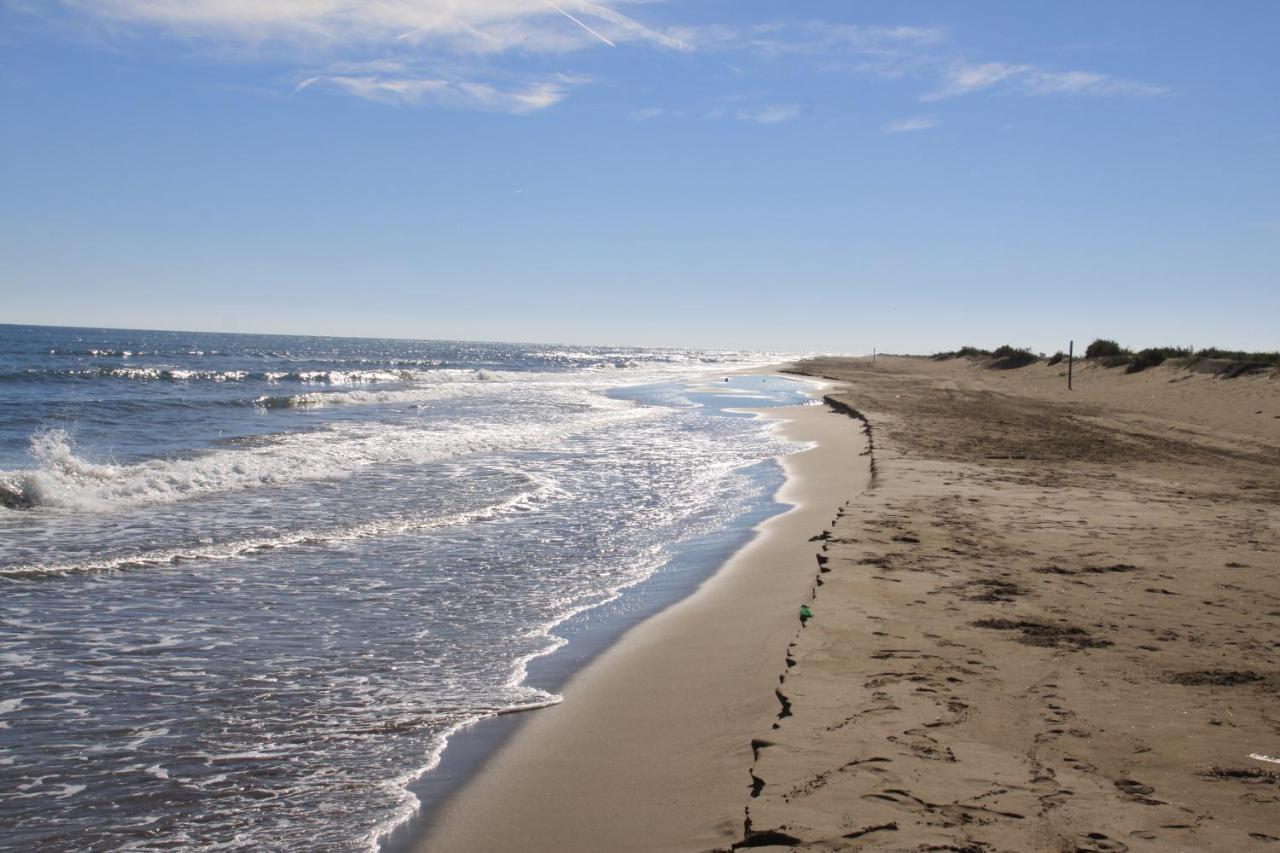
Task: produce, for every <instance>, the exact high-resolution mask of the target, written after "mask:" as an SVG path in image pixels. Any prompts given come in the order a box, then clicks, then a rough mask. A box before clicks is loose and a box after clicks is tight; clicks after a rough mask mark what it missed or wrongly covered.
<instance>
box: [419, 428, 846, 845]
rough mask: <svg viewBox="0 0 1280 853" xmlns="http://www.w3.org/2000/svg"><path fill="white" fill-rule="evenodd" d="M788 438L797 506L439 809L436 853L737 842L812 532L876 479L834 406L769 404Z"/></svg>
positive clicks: (808, 566)
mask: <svg viewBox="0 0 1280 853" xmlns="http://www.w3.org/2000/svg"><path fill="white" fill-rule="evenodd" d="M762 416H764V417H769V418H780V419H783V420H784V421H785V426H784V430H785V432H786V434H787V435H788V437H790V438H793V439H796V440H800V441H810V442H819V445H818V447H816V448H815V449H813V450H809V451H805V452H802V453H799V454H795V455H792V456H788V457H785V458H784V459H783V460H782V461H783V465H784V467H785V468H786V469H787V473H788V482H787V484H786V485H785V486H784V487H783V489H782V490H781V492H780V493H779V495H778V499H779V500H780V501H783V502H786V503H791V504H795V506H794V508H793V509H791V510H789V511H788V512H786V513H783V514H781V515H778V516H775V517H773V518H771V519H769V520H768V521H766V522H765V523H764V524H763V525H761V528H760V531H759V533H758V535H757V537H756V538H755V540H754V541H753V542H752V543H751V544H749V545H748V546H747V547H746V548H744V549H743V550H742V551H739V552H738V553H737V554H736V555H735V556H734V557H733V558H732V559H731V560H730V561H729V562H728V563H727V564H726V565H725V566H724V567H723V568H722V569H721V570H720V571H719V572H718V573H717V574H716V575H715V576H714V577H712V578H711V579H710V580H708V581H707V582H706V583H705V584H704V585H703V586H702V587H701V588H700V589H699V590H698V591H697V592H695V593H694V594H693V595H692V596H690V597H689V598H686V599H684V600H683V601H682V602H680V603H679V604H677V605H675V606H673V607H671V608H669V609H667V610H665V611H663V612H662V613H660V614H658V615H657V616H654V617H653V618H651V619H649V620H648V621H646V622H644V623H642V624H641V625H639V626H638V627H637V628H635V629H633V630H632V631H630V632H629V633H628V634H626V635H625V636H624V637H623V638H622V639H621V641H620V642H619V643H618V644H617V645H615V646H613V647H612V648H610V649H609V650H608V651H606V652H605V653H604V654H603V655H601V656H600V657H599V658H597V659H596V660H595V661H594V662H593V663H592V664H590V665H589V666H588V667H587V668H586V669H584V670H583V671H581V672H580V673H579V674H578V675H576V676H574V677H573V678H572V679H571V680H570V681H569V683H568V684H567V685H566V686H565V688H564V690H563V694H564V697H565V701H564V702H563V703H562V704H560V705H557V706H555V707H553V708H548V709H545V710H542V711H539V712H537V713H536V714H532V715H530V716H529V718H528V719H527V721H526V722H525V724H524V726H523V727H522V728H521V730H520V731H519V732H518V734H517V735H516V737H514V738H513V739H512V740H511V741H510V742H508V743H507V744H506V745H505V747H504V748H503V749H502V750H501V751H499V753H498V754H497V755H496V756H495V757H494V758H493V759H492V760H491V761H489V762H488V763H487V764H486V765H485V766H484V767H483V768H482V769H481V770H480V772H479V773H478V774H477V775H476V777H475V778H474V779H473V780H472V781H471V782H470V783H469V784H468V785H467V786H466V787H465V788H464V789H463V790H462V791H461V792H460V793H459V794H458V795H457V796H455V797H454V798H452V799H451V800H450V801H449V802H448V803H446V804H445V805H444V806H443V807H442V808H441V810H440V811H439V812H438V813H437V816H436V818H435V820H434V821H433V827H432V829H431V831H430V832H429V834H428V835H427V836H426V837H425V838H424V839H423V841H422V843H421V845H420V847H419V849H421V850H424V851H426V850H429V851H506V850H512V851H514V850H521V851H525V850H548V851H551V850H557V851H600V850H610V851H653V850H705V849H709V848H715V847H728V846H729V845H730V844H732V843H734V842H735V841H736V840H737V839H738V838H740V837H741V835H742V830H743V807H744V804H745V802H746V798H747V796H748V794H749V793H750V790H751V780H750V776H749V767H750V764H751V761H752V751H751V744H750V737H749V736H748V733H750V732H752V731H754V730H756V729H758V728H761V727H766V728H767V726H768V725H769V723H770V722H771V721H773V720H774V719H775V718H776V716H777V714H778V710H779V700H778V698H777V697H776V696H775V695H774V690H775V688H777V686H778V676H779V673H780V672H781V671H782V669H783V667H784V665H785V652H786V647H787V644H788V643H789V642H790V641H791V640H792V639H794V637H795V636H796V634H797V631H798V630H799V627H800V626H799V621H798V617H797V611H798V607H799V604H800V602H801V601H804V600H806V599H807V597H808V595H809V590H810V588H811V586H812V584H813V574H814V570H815V563H814V556H813V550H814V544H813V543H811V542H809V541H808V539H809V537H810V536H811V535H812V534H813V532H814V531H816V530H818V529H820V528H821V527H822V525H823V524H825V523H826V522H828V521H829V520H830V515H831V512H830V509H831V507H832V506H835V505H837V504H839V503H840V502H841V501H843V500H845V499H846V498H847V497H848V495H849V494H850V490H851V489H852V490H853V491H857V489H858V484H859V483H863V484H865V479H866V457H860V456H859V455H858V454H859V453H860V452H861V451H862V450H863V449H864V448H865V439H864V437H863V436H862V435H861V434H860V433H859V432H858V431H857V430H852V429H849V427H848V424H847V423H846V422H845V420H844V419H843V418H837V417H834V416H832V415H831V414H830V413H829V412H828V411H827V410H826V408H825V407H822V406H809V407H794V408H784V409H768V410H764V411H763V412H762Z"/></svg>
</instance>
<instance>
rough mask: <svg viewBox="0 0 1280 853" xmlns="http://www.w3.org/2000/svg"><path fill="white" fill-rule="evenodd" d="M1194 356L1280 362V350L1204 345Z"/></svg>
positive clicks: (1269, 362)
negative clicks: (1246, 350)
mask: <svg viewBox="0 0 1280 853" xmlns="http://www.w3.org/2000/svg"><path fill="white" fill-rule="evenodd" d="M1195 357H1196V358H1222V359H1226V360H1227V361H1248V362H1254V363H1257V364H1280V352H1245V351H1243V350H1224V349H1218V348H1217V347H1206V348H1205V349H1198V350H1196V352H1195Z"/></svg>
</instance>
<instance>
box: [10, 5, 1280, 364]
mask: <svg viewBox="0 0 1280 853" xmlns="http://www.w3.org/2000/svg"><path fill="white" fill-rule="evenodd" d="M1277 32H1280V3H1276V2H1274V0H1230V2H1221V3H1209V2H1202V1H1201V2H1183V0H1158V2H1157V1H1156V0H1152V1H1151V2H1141V1H1140V0H1128V1H1127V2H1115V0H1105V2H1095V0H1075V2H1071V3H1049V2H1025V0H1003V2H994V1H993V0H940V1H939V2H907V0H892V2H875V0H841V1H840V2H818V0H813V2H806V0H792V2H769V3H766V2H758V0H557V2H554V3H553V2H551V0H256V2H246V0H0V117H2V118H0V127H2V128H3V130H2V132H0V322H10V323H37V324H52V325H86V326H112V327H124V328H169V329H184V330H210V331H214V330H216V331H242V332H282V333H300V334H335V335H361V336H388V337H411V338H445V339H468V340H509V341H534V342H564V343H580V344H635V345H651V346H668V345H669V346H707V347H731V348H747V349H770V350H788V351H805V352H808V351H819V350H820V351H828V352H866V351H870V350H871V349H872V348H876V349H878V350H880V351H881V352H885V351H889V352H931V351H936V350H944V349H952V348H955V347H958V346H960V345H963V344H971V345H979V346H987V347H993V346H996V345H998V344H1003V343H1010V344H1013V345H1015V346H1029V347H1032V348H1033V349H1035V350H1037V351H1045V352H1052V351H1055V350H1057V349H1060V348H1064V347H1065V345H1066V343H1067V341H1068V340H1070V339H1074V340H1076V341H1077V344H1078V345H1079V343H1080V342H1084V341H1088V340H1091V339H1093V338H1095V337H1110V338H1115V339H1118V340H1120V341H1121V342H1123V343H1125V344H1128V345H1131V346H1135V347H1140V346H1151V345H1165V344H1169V345H1172V344H1178V345H1194V346H1209V345H1217V346H1223V347H1231V348H1246V349H1267V350H1274V349H1280V320H1278V319H1277V318H1280V97H1278V96H1277V93H1278V92H1280V51H1277V50H1276V34H1277Z"/></svg>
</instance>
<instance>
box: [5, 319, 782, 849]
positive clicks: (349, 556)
mask: <svg viewBox="0 0 1280 853" xmlns="http://www.w3.org/2000/svg"><path fill="white" fill-rule="evenodd" d="M780 357H782V356H781V355H764V356H761V355H752V354H747V353H722V352H696V351H676V350H634V349H622V348H607V349H606V348H591V349H582V348H573V349H570V348H565V347H528V346H515V345H506V344H464V343H452V342H412V341H371V340H345V339H318V338H289V337H263V336H234V335H205V334H193V333H170V332H111V331H92V330H82V329H49V328H30V327H13V326H0V494H2V495H3V502H4V503H5V504H6V505H7V508H0V584H3V592H4V597H3V601H2V604H0V679H3V682H4V684H5V692H4V695H3V697H0V788H2V789H3V790H5V791H6V795H5V797H4V798H3V800H0V824H3V825H4V826H6V833H5V839H4V841H3V842H0V843H2V844H3V845H5V846H11V847H13V848H18V847H31V846H37V847H39V848H41V849H51V850H59V849H64V850H71V849H76V850H84V849H121V848H125V849H153V848H156V849H158V848H162V847H163V848H172V847H174V846H198V847H201V848H203V849H229V850H234V849H244V850H249V849H261V848H263V847H264V846H268V847H277V848H287V849H327V850H359V849H369V848H370V847H371V846H373V845H374V843H375V841H376V839H377V838H378V836H379V835H380V834H382V833H385V832H386V831H388V830H389V829H390V828H391V827H393V826H394V825H396V824H397V823H398V822H400V821H402V820H403V819H404V818H405V817H406V816H408V815H409V814H410V813H411V812H412V811H413V809H414V808H415V807H416V806H417V799H416V797H415V796H414V794H413V793H412V792H411V791H410V790H409V787H408V786H409V785H410V783H411V782H412V781H413V780H414V779H415V778H417V777H418V776H419V775H420V774H421V773H422V772H423V771H424V769H427V768H430V767H431V766H433V765H434V764H435V763H436V761H437V760H438V757H439V755H440V753H441V750H442V749H443V747H444V745H445V743H446V741H447V738H448V736H449V734H450V733H451V732H453V731H454V730H455V729H457V728H458V727H459V726H461V725H464V724H467V723H469V722H472V721H474V720H475V719H477V718H478V717H481V716H484V715H488V714H492V713H494V712H497V711H501V710H509V709H513V708H520V707H535V706H538V705H542V704H547V703H550V702H554V701H556V698H557V697H556V696H555V695H554V694H553V693H551V692H550V689H553V687H551V686H550V685H547V686H544V687H534V686H530V685H529V684H526V683H525V679H524V675H525V670H526V665H527V663H528V662H529V661H530V660H531V659H534V658H536V657H538V656H540V655H545V654H546V653H548V652H550V651H552V650H554V649H555V648H557V647H558V646H559V645H560V644H561V643H562V642H563V640H562V639H560V638H558V637H557V636H556V635H555V631H554V628H555V626H557V625H558V624H560V623H562V622H564V620H566V619H567V618H569V617H571V616H572V615H573V614H575V613H580V612H583V611H584V610H585V609H587V608H591V607H593V606H597V605H600V604H601V603H603V602H608V601H610V600H613V599H615V598H616V596H617V595H618V593H619V591H620V590H622V589H624V588H627V587H629V586H631V585H633V584H636V583H638V582H640V581H643V580H645V579H646V578H649V577H651V576H653V575H654V574H655V573H661V572H663V571H670V570H671V566H672V565H673V563H672V558H673V556H675V555H677V554H680V553H682V552H681V546H682V544H685V543H693V542H696V541H698V540H699V538H700V537H701V538H705V537H707V536H710V535H713V534H714V533H715V532H716V531H719V530H724V529H727V528H730V527H732V526H733V525H734V523H735V520H736V521H739V522H740V521H741V520H742V519H745V518H751V517H754V514H758V513H759V512H760V511H761V509H762V508H763V507H766V506H769V505H770V496H771V495H772V493H773V492H774V491H775V490H776V487H777V485H778V484H779V482H780V476H781V475H780V473H779V472H778V469H777V467H776V466H774V465H771V464H769V463H768V462H767V460H769V459H771V458H773V457H774V456H776V455H777V454H779V453H782V452H788V451H790V450H794V449H795V448H794V447H791V446H789V445H788V444H787V443H785V442H784V441H782V440H781V439H780V438H779V437H778V436H777V435H776V434H775V433H774V432H773V431H772V430H771V429H770V428H769V427H768V426H767V425H766V424H764V423H763V422H761V421H758V420H756V419H753V418H751V417H749V416H743V415H741V414H740V413H734V412H732V411H726V409H727V408H730V407H735V406H762V405H785V404H792V403H796V402H801V401H803V400H804V399H805V398H804V397H803V396H802V388H803V387H804V386H803V385H802V383H799V382H793V381H789V380H785V379H778V378H763V377H758V376H757V377H734V378H733V380H732V381H730V382H727V383H726V382H724V381H723V380H724V374H725V371H727V370H736V369H739V368H741V367H744V366H749V365H750V364H752V363H763V362H767V361H776V360H778V359H779V358H780ZM686 552H687V549H686ZM708 559H710V557H708Z"/></svg>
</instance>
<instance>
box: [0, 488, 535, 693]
mask: <svg viewBox="0 0 1280 853" xmlns="http://www.w3.org/2000/svg"><path fill="white" fill-rule="evenodd" d="M525 476H526V477H527V479H528V480H529V483H530V487H529V488H528V489H526V490H524V491H521V492H519V493H518V494H516V495H514V496H512V497H510V498H507V499H506V500H503V501H500V502H498V503H495V504H492V505H489V506H484V507H480V508H478V509H474V510H469V511H466V512H456V513H448V514H445V515H430V514H420V515H410V516H406V517H401V518H380V519H375V520H373V521H367V522H364V523H362V524H352V525H345V526H344V525H335V526H332V527H327V528H308V529H304V530H295V531H292V532H288V533H275V534H272V535H268V536H253V537H246V538H241V539H232V540H229V541H225V542H209V543H205V544H203V545H199V546H185V547H176V548H157V549H151V550H147V551H143V552H140V553H133V554H123V555H117V556H112V557H108V558H105V559H88V560H77V561H73V562H54V563H47V564H34V563H33V564H18V565H10V566H5V567H4V568H2V569H0V577H14V578H22V577H33V576H41V575H45V576H47V575H59V574H74V573H80V572H100V571H110V570H112V569H120V568H126V567H142V566H149V565H150V566H156V565H163V564H166V563H177V562H182V561H184V560H231V559H234V558H236V557H243V556H245V555H247V554H252V553H254V552H258V551H265V550H269V549H275V548H290V547H294V546H298V545H318V544H322V543H332V542H347V541H354V540H358V539H371V538H377V537H382V536H392V535H395V534H398V533H406V532H409V531H411V530H424V529H431V528H443V527H454V526H461V525H466V524H474V523H476V522H479V521H485V520H488V519H492V518H497V517H500V516H503V515H506V514H508V513H512V512H524V511H527V510H529V509H532V508H533V507H534V506H536V505H537V504H538V503H540V502H544V501H547V500H550V499H552V498H554V497H555V496H556V495H558V494H559V493H560V489H559V487H558V486H557V485H556V484H555V483H552V482H550V481H547V480H535V479H533V478H532V477H528V475H525ZM28 660H29V659H28ZM50 695H51V696H52V695H53V694H50ZM63 695H65V696H67V697H74V694H63Z"/></svg>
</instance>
